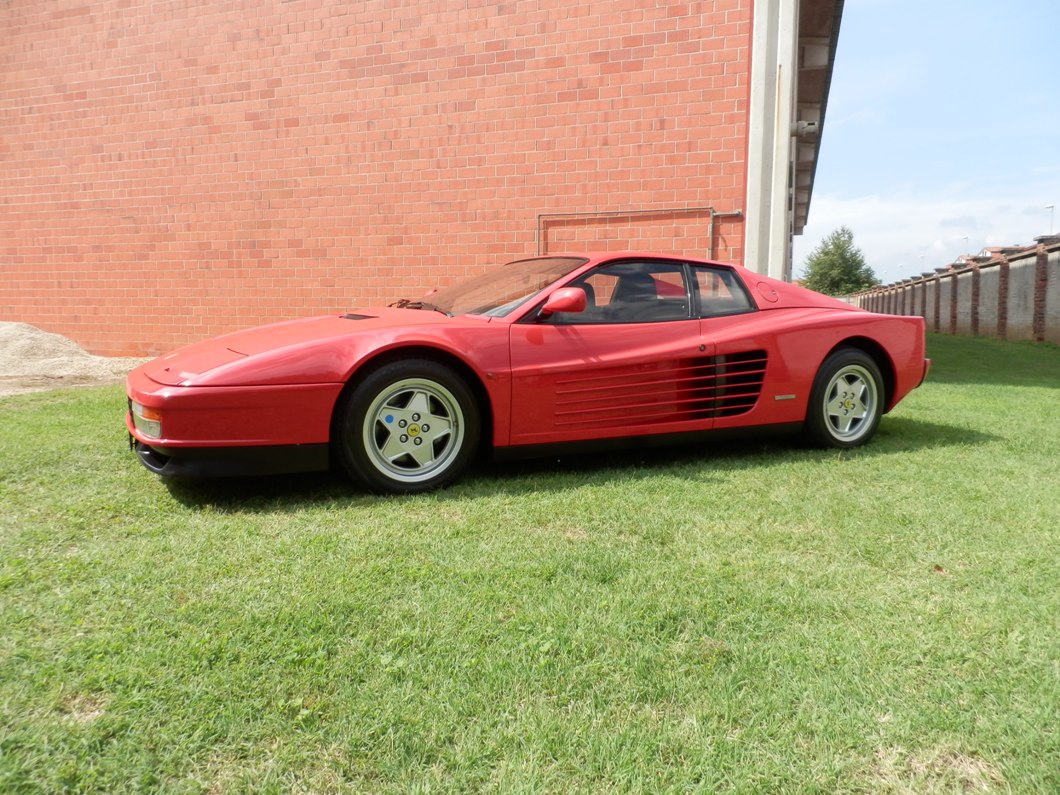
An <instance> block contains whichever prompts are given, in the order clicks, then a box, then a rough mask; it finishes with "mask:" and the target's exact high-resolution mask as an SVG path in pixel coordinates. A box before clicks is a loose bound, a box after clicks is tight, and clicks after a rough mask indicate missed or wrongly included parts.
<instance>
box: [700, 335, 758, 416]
mask: <svg viewBox="0 0 1060 795" xmlns="http://www.w3.org/2000/svg"><path fill="white" fill-rule="evenodd" d="M698 364H699V366H698V367H697V370H698V371H699V379H698V381H699V383H698V384H697V385H696V386H695V387H693V389H694V392H695V395H696V407H695V409H693V413H694V414H695V416H697V417H733V416H736V415H737V414H745V413H747V412H748V411H750V410H751V409H753V408H754V407H755V405H756V404H757V403H758V398H759V396H760V395H761V394H762V384H763V382H764V381H765V375H766V352H765V351H747V352H745V353H729V354H725V355H723V356H711V357H710V358H708V359H705V360H700V361H699V363H698Z"/></svg>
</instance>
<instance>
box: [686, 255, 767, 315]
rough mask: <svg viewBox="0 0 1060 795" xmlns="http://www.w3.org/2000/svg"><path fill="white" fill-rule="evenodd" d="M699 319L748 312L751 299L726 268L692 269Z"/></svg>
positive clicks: (734, 275) (751, 307) (750, 308)
mask: <svg viewBox="0 0 1060 795" xmlns="http://www.w3.org/2000/svg"><path fill="white" fill-rule="evenodd" d="M693 271H694V273H695V281H696V292H697V297H698V299H699V316H700V317H719V316H722V315H736V314H739V313H741V312H750V311H751V310H752V309H754V306H753V305H752V304H751V299H750V298H749V297H748V295H747V292H746V291H745V290H744V287H743V285H742V284H741V283H740V280H739V279H738V278H737V277H736V274H735V273H733V272H732V271H731V270H729V269H728V268H707V267H699V266H696V267H695V268H693Z"/></svg>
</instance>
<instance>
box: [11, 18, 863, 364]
mask: <svg viewBox="0 0 1060 795" xmlns="http://www.w3.org/2000/svg"><path fill="white" fill-rule="evenodd" d="M841 12H842V0H703V1H702V2H693V1H689V0H685V1H684V2H668V1H667V0H659V1H658V2H654V1H653V2H646V1H645V0H594V1H593V2H588V1H587V0H510V1H509V2H498V1H497V0H437V1H436V2H431V3H426V2H416V1H415V0H358V2H352V0H349V1H343V0H283V2H280V1H278V0H92V2H88V0H54V1H53V2H47V3H43V2H40V0H4V2H2V3H0V273H2V284H0V320H19V321H24V322H28V323H33V324H35V325H38V326H40V327H42V328H45V329H47V330H49V331H55V332H59V333H62V334H65V335H68V336H70V337H72V338H73V339H75V340H77V341H78V342H80V343H81V344H82V345H84V346H85V347H87V348H88V349H90V350H92V351H93V352H96V353H105V354H145V353H146V354H154V353H159V352H162V351H164V350H167V349H170V348H172V347H174V346H176V345H178V344H182V343H185V342H189V341H192V340H196V339H200V338H202V337H205V336H208V335H211V334H216V333H220V332H222V331H227V330H231V329H234V328H239V327H243V326H247V325H252V324H256V323H261V322H265V321H270V320H276V319H281V318H288V317H294V316H301V315H306V314H310V313H323V312H331V311H337V310H342V309H346V308H349V307H351V306H354V305H357V304H362V305H363V304H365V303H372V302H389V301H393V300H395V299H397V298H399V297H401V296H414V295H417V294H419V293H421V292H423V290H425V289H426V288H427V287H429V286H433V285H437V284H441V283H446V282H448V281H451V280H453V279H455V278H457V277H460V276H463V275H465V274H470V273H474V272H478V271H479V270H481V269H483V268H484V267H486V266H488V265H492V264H496V263H499V262H503V261H507V260H510V259H515V258H518V257H522V256H526V255H532V254H534V253H536V252H538V251H541V252H544V251H558V250H574V249H585V248H594V249H600V248H604V249H623V248H638V249H659V250H664V251H674V250H676V251H683V252H688V253H694V254H697V255H705V256H710V257H714V258H717V259H723V260H730V261H736V262H742V263H744V264H746V265H748V266H749V267H752V268H755V269H758V270H760V271H763V272H770V273H772V274H773V275H781V276H784V275H787V274H788V273H789V272H790V242H791V235H792V234H797V233H798V232H799V231H801V227H802V224H803V223H804V222H805V218H806V212H807V208H808V204H809V196H810V191H811V189H812V183H813V170H814V164H815V162H816V155H817V147H818V145H819V135H818V133H817V129H816V126H815V125H818V124H820V122H822V121H823V108H824V105H825V101H826V98H827V91H828V81H829V77H830V74H831V68H832V63H833V55H834V51H835V41H836V37H837V35H838V29H839V18H840V15H841Z"/></svg>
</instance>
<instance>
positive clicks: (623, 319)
mask: <svg viewBox="0 0 1060 795" xmlns="http://www.w3.org/2000/svg"><path fill="white" fill-rule="evenodd" d="M928 366H929V361H928V360H927V359H925V357H924V321H923V319H922V318H919V317H898V316H891V315H877V314H872V313H869V312H865V311H863V310H860V309H856V308H854V307H852V306H849V305H848V304H845V303H843V302H842V301H838V300H836V299H833V298H828V297H826V296H823V295H820V294H818V293H814V292H811V291H810V290H806V289H803V288H800V287H797V286H795V285H792V284H788V283H786V282H781V281H777V280H774V279H770V278H767V277H765V276H759V275H758V274H756V273H753V272H751V271H749V270H746V269H744V268H741V267H739V266H735V265H726V264H722V263H718V262H706V261H700V260H695V259H690V258H687V257H678V256H662V255H658V254H637V253H622V254H615V253H609V254H584V255H564V256H547V257H537V258H533V259H524V260H520V261H518V262H512V263H509V264H508V265H505V266H503V267H501V268H499V269H497V270H494V271H492V272H489V273H487V274H486V275H483V276H478V277H476V278H473V279H470V280H468V281H465V282H462V283H460V284H456V285H453V286H450V287H445V288H442V289H440V290H437V291H432V292H431V293H428V294H427V295H426V296H424V298H423V299H422V300H416V301H410V300H401V301H398V302H397V303H395V304H392V305H390V306H389V307H381V308H365V309H358V310H356V311H353V312H350V313H347V314H341V315H339V314H336V315H327V316H324V317H315V318H309V319H305V320H294V321H289V322H284V323H276V324H273V325H268V326H263V327H260V328H254V329H249V330H247V331H239V332H236V333H233V334H227V335H225V336H222V337H218V338H216V339H212V340H207V341H205V342H200V343H196V344H194V345H190V346H188V347H186V348H182V349H180V350H178V351H176V352H175V353H171V354H169V355H167V356H163V357H162V358H160V359H156V360H155V361H153V362H150V363H148V364H145V365H143V366H141V367H138V368H137V369H135V370H133V371H132V373H130V375H129V379H128V385H127V392H128V396H129V413H128V415H127V417H126V425H127V427H128V430H129V433H130V434H131V435H132V443H133V445H134V447H135V449H136V451H137V453H138V455H139V458H140V461H141V462H142V463H143V464H144V466H146V467H147V468H148V469H150V470H151V471H152V472H157V473H158V474H160V475H229V474H246V473H259V474H264V473H276V472H295V471H311V470H318V469H326V468H328V467H329V466H330V465H332V464H333V463H335V464H338V465H340V466H341V467H342V468H343V469H345V471H346V472H347V473H349V475H350V476H352V477H353V478H354V479H355V480H357V481H358V482H360V483H361V484H362V485H363V486H365V487H367V488H369V489H371V490H373V491H380V492H414V491H423V490H426V489H432V488H437V487H439V486H444V485H446V484H448V483H450V482H451V481H452V480H453V479H455V478H456V477H458V476H459V475H460V473H461V472H462V471H463V470H464V469H465V467H466V466H467V465H468V464H469V463H470V462H471V461H472V459H473V458H474V457H475V456H477V455H479V454H481V453H487V452H488V453H490V454H492V455H495V456H505V455H513V454H525V453H531V454H532V453H540V452H545V451H548V452H556V451H557V448H558V449H561V450H564V451H570V450H573V449H585V448H591V447H600V446H607V445H627V446H628V445H636V444H646V443H657V442H666V441H687V440H689V439H690V438H695V437H697V436H699V435H708V436H709V435H712V434H717V433H727V432H733V431H738V430H742V431H747V430H755V431H761V430H767V431H771V432H790V431H795V430H801V431H802V432H803V433H804V435H805V436H806V438H807V439H808V440H809V441H810V442H811V443H812V444H815V445H822V446H830V447H854V446H856V445H860V444H863V443H864V442H866V441H868V440H869V439H870V438H871V437H872V435H873V433H874V432H875V430H876V427H877V425H878V424H879V422H880V416H881V415H882V414H883V413H885V412H887V411H890V410H891V409H892V408H894V406H895V405H896V404H897V403H898V401H899V400H901V399H902V398H903V397H905V395H906V394H908V393H909V392H910V391H911V390H912V389H914V388H915V387H917V386H918V385H919V384H920V383H921V382H922V381H923V379H924V377H925V375H926V374H927V371H928Z"/></svg>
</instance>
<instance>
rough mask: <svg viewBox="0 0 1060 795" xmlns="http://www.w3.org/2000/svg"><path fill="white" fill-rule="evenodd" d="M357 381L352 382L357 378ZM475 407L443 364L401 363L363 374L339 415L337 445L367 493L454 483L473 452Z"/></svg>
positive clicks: (461, 382) (465, 388) (459, 380)
mask: <svg viewBox="0 0 1060 795" xmlns="http://www.w3.org/2000/svg"><path fill="white" fill-rule="evenodd" d="M356 377H358V376H355V378H356ZM480 428H481V421H480V419H479V411H478V406H477V404H476V402H475V397H474V395H473V394H472V393H471V390H470V389H469V388H468V385H467V384H466V382H465V381H464V380H463V379H462V378H461V377H460V376H459V375H457V374H456V373H455V372H453V370H452V369H450V368H449V367H446V366H445V365H444V364H440V363H438V362H434V361H430V360H429V359H404V360H400V361H396V362H391V363H390V364H386V365H383V366H382V367H380V368H379V369H377V370H373V371H371V372H370V373H368V374H367V375H366V376H364V379H363V380H362V381H361V382H360V383H359V384H358V385H357V386H356V388H355V389H354V390H353V392H352V393H351V394H350V396H349V399H348V400H347V401H346V404H345V406H344V407H343V408H342V409H340V416H339V417H338V422H337V424H336V431H335V437H336V438H335V445H336V447H337V451H338V457H339V461H340V462H341V463H342V466H343V468H344V469H345V470H346V472H347V473H348V474H349V475H350V476H351V477H353V478H354V479H355V480H357V481H359V482H360V483H361V484H363V485H364V486H366V487H367V488H368V489H370V490H371V491H375V492H379V493H388V494H410V493H413V492H420V491H429V490H431V489H436V488H441V487H442V486H446V485H448V484H449V483H452V482H453V481H454V480H455V479H456V478H457V477H459V476H460V474H461V473H462V472H463V471H464V470H465V469H466V468H467V466H468V464H469V463H470V462H471V459H472V458H473V457H474V456H475V453H476V451H477V450H478V441H479V434H480V432H481V431H480Z"/></svg>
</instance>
